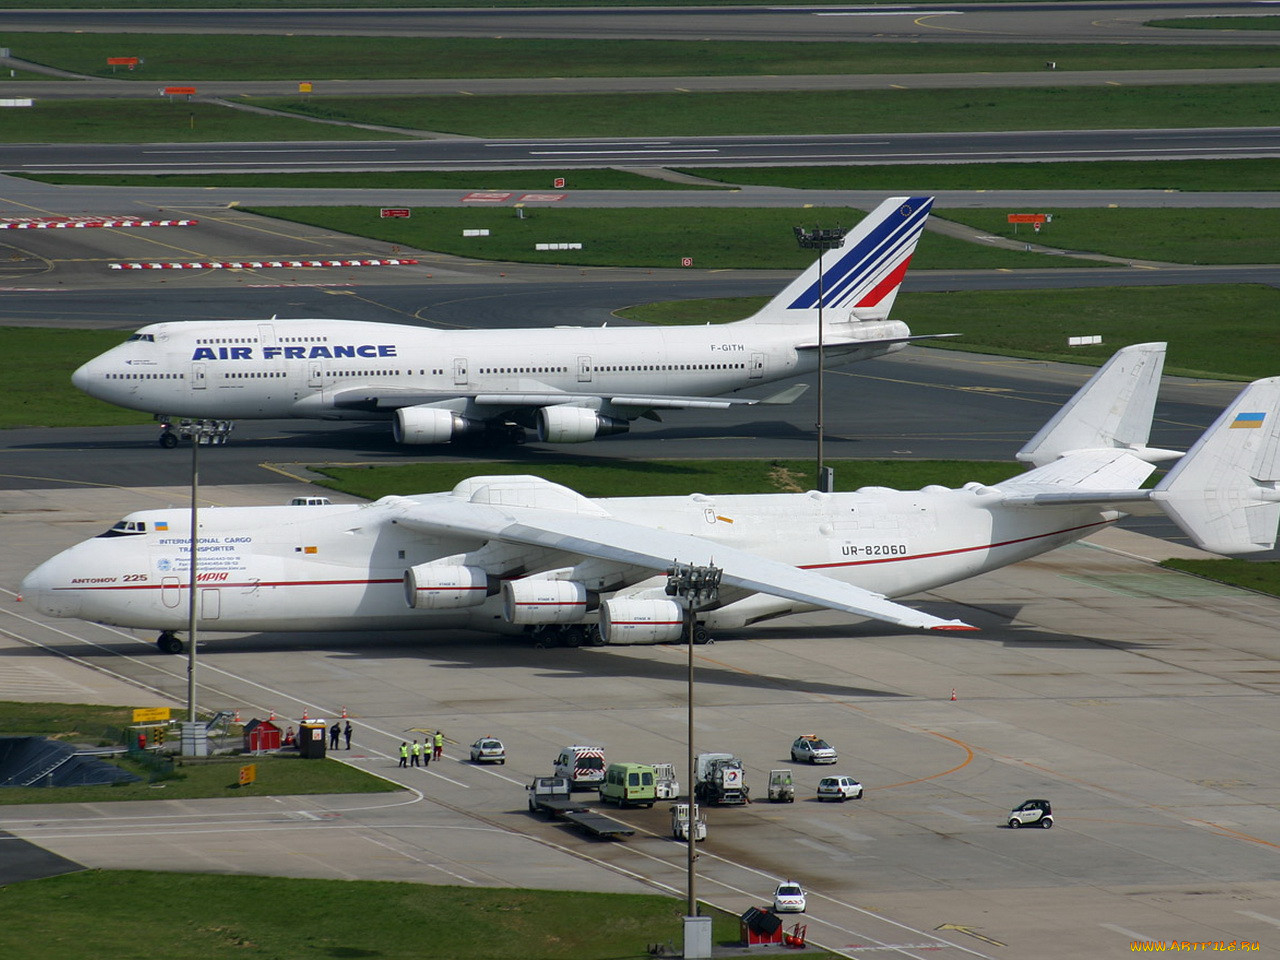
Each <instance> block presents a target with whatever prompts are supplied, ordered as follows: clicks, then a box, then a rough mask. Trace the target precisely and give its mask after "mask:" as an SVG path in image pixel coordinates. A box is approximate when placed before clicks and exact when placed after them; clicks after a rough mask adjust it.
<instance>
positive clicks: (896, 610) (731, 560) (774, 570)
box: [383, 497, 977, 630]
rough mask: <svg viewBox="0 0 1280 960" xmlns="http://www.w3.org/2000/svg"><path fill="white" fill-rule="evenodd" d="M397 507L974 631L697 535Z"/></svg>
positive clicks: (436, 522) (586, 519)
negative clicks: (702, 567)
mask: <svg viewBox="0 0 1280 960" xmlns="http://www.w3.org/2000/svg"><path fill="white" fill-rule="evenodd" d="M383 502H384V503H390V504H392V505H394V506H395V507H398V508H399V513H400V515H399V516H398V517H396V519H395V522H396V523H398V524H402V525H404V526H406V527H409V528H411V529H418V530H423V531H426V532H429V533H437V534H441V533H443V534H450V535H454V536H463V537H466V536H470V537H477V538H480V539H483V540H500V541H504V542H507V543H518V544H524V545H527V546H534V547H541V548H543V549H546V550H551V551H559V552H563V553H570V554H577V555H580V556H582V557H592V558H595V559H597V560H604V561H608V562H611V563H617V564H619V565H620V566H633V567H643V568H646V569H648V570H652V571H654V572H655V573H661V572H663V571H665V570H666V569H667V567H668V566H670V564H671V563H672V561H679V562H681V563H692V564H710V563H714V564H715V565H716V566H717V567H719V568H720V569H721V570H722V571H723V573H722V574H721V580H720V582H721V583H722V584H727V585H729V586H734V587H739V588H741V589H744V590H749V591H752V592H758V593H766V594H769V595H771V596H775V597H782V598H784V599H787V600H794V601H796V602H798V603H806V604H813V605H814V606H819V607H827V608H828V609H831V610H841V611H844V612H845V613H852V614H855V615H857V616H860V617H869V618H871V619H873V620H882V621H884V622H885V623H892V624H894V625H896V626H901V627H912V628H916V629H922V630H974V629H977V628H975V627H972V626H970V625H969V624H967V623H964V622H963V621H961V620H943V619H941V618H939V617H933V616H930V615H928V614H926V613H922V612H921V611H919V610H914V609H912V608H911V607H907V606H903V605H902V604H898V603H894V602H892V601H891V600H887V599H885V597H884V596H883V595H881V594H878V593H873V592H871V591H870V590H864V589H862V588H861V587H856V586H853V585H852V584H848V583H842V582H841V581H839V580H833V579H831V578H830V577H824V576H822V575H820V574H816V573H811V572H809V571H807V570H802V569H800V568H798V567H793V566H791V565H790V564H786V563H780V562H778V561H776V560H767V559H765V558H764V557H760V556H757V555H755V554H753V553H748V552H746V551H744V550H737V549H734V548H732V547H727V546H725V545H723V544H719V543H713V542H712V541H710V540H704V539H702V538H701V537H695V536H690V535H688V534H682V533H672V532H670V531H666V530H656V529H653V528H651V527H642V526H640V525H638V524H634V523H628V522H626V521H622V520H617V519H614V518H612V517H607V516H599V515H586V514H582V513H568V512H560V511H555V510H546V509H539V508H532V507H507V506H504V507H495V506H491V505H488V504H482V503H471V502H467V501H460V500H457V499H454V498H452V497H442V498H440V499H439V500H438V501H436V500H412V499H409V498H405V497H387V498H385V499H384V501H383Z"/></svg>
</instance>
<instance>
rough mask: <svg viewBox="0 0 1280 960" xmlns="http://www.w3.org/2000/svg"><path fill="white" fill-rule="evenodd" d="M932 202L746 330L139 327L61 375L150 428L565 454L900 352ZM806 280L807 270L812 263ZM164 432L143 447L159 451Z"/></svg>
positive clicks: (898, 214)
mask: <svg viewBox="0 0 1280 960" xmlns="http://www.w3.org/2000/svg"><path fill="white" fill-rule="evenodd" d="M932 204H933V198H932V197H892V198H890V199H888V200H885V201H884V203H882V204H880V206H878V207H877V208H876V209H875V210H873V211H872V212H871V213H870V214H868V215H867V216H866V217H864V218H863V220H862V221H861V222H860V223H859V224H858V225H857V227H855V228H854V229H853V230H851V231H849V233H848V234H846V236H845V237H844V240H843V244H842V246H840V247H839V248H838V249H836V250H833V251H832V252H830V253H828V254H826V255H825V256H823V257H820V258H819V260H817V261H815V262H814V264H813V265H812V266H811V267H810V268H809V269H808V270H806V271H805V272H804V273H802V274H801V275H800V276H799V277H797V278H796V279H795V280H793V281H792V282H791V283H790V284H789V285H788V286H787V287H786V289H784V290H783V291H782V292H781V293H780V294H778V296H776V297H775V298H774V299H773V300H772V301H770V302H769V303H768V304H766V305H765V307H764V308H763V309H761V310H760V311H759V312H758V313H756V314H755V315H753V316H751V317H748V318H747V319H745V320H740V321H738V322H737V323H729V324H721V325H714V326H713V325H707V326H701V327H651V326H633V327H628V326H605V327H599V328H582V327H556V328H554V329H502V330H430V329H426V328H423V327H411V326H405V325H402V324H386V323H368V322H363V321H356V320H280V319H277V318H272V319H270V320H261V321H258V320H221V321H195V320H190V321H172V322H166V323H154V324H150V325H149V326H145V327H143V328H142V329H140V330H139V331H137V333H135V334H134V335H133V336H132V337H130V338H129V340H128V341H126V342H125V343H122V344H121V345H120V346H118V347H114V348H112V349H111V350H108V351H107V352H106V353H104V354H102V355H101V356H98V357H95V358H94V359H93V360H90V361H89V362H88V363H86V364H85V365H84V366H82V367H80V368H79V369H78V370H76V371H75V373H74V374H73V375H72V378H71V379H72V382H73V383H74V384H75V385H76V386H77V387H79V388H80V389H81V390H83V391H84V392H85V393H88V394H89V395H91V396H94V397H97V398H98V399H100V400H106V401H107V402H109V403H114V404H117V405H119V406H122V407H129V408H130V409H133V410H144V411H146V412H148V413H152V414H155V415H156V418H157V419H159V420H162V421H165V422H166V423H167V422H168V421H171V420H173V419H176V418H196V419H210V420H227V421H230V420H236V419H254V420H271V419H284V418H305V419H319V420H390V421H391V427H392V431H393V434H394V436H395V439H396V441H397V442H398V443H410V444H433V443H446V442H448V441H450V440H454V439H458V438H460V437H477V436H489V437H497V438H509V439H513V440H523V439H524V436H525V433H524V431H525V428H526V427H534V428H536V429H537V432H538V439H539V440H541V441H543V442H546V443H581V442H584V441H587V440H592V439H595V438H596V437H600V436H605V435H607V434H615V433H625V432H627V430H629V429H630V425H631V421H632V420H635V419H636V418H638V417H642V416H647V417H649V418H651V419H657V418H658V414H657V413H656V411H660V410H676V409H684V408H701V409H724V408H726V407H729V406H732V405H735V404H754V403H791V402H792V401H794V400H795V399H796V398H797V397H799V396H800V394H801V393H803V392H804V390H805V389H806V388H805V386H804V385H802V384H801V385H795V386H792V387H791V388H789V389H786V390H783V391H781V392H779V393H777V394H774V395H773V396H770V397H766V398H763V399H760V400H752V399H745V398H727V397H724V396H723V395H724V394H729V393H733V392H734V391H738V390H743V389H745V388H747V387H755V386H759V385H761V384H765V383H769V382H771V381H774V380H780V379H783V378H785V377H792V376H796V375H797V374H804V373H808V372H810V371H812V370H815V369H816V368H817V364H818V346H819V344H818V315H819V300H821V306H822V319H823V330H822V340H823V343H822V347H823V353H824V355H825V357H826V360H827V362H828V363H833V364H844V363H851V362H853V361H855V360H866V359H869V358H871V357H879V356H883V355H885V354H887V353H892V352H893V351H895V350H901V349H902V348H903V347H904V346H906V345H907V343H908V342H910V341H911V340H912V339H923V338H913V337H912V336H911V331H910V330H909V329H908V328H907V326H906V324H904V323H899V322H894V321H890V320H889V319H888V318H889V311H890V309H891V308H892V306H893V301H894V298H895V297H896V296H897V293H898V288H899V286H900V285H901V283H902V278H903V276H904V274H905V273H906V271H907V265H908V264H909V263H910V260H911V255H912V253H913V252H914V251H915V248H916V242H917V241H918V240H919V239H920V233H921V231H922V230H923V229H924V224H925V221H926V220H927V219H928V217H929V208H930V207H931V206H932ZM820 263H821V264H822V265H823V268H822V269H821V271H820V270H819V264H820ZM177 443H178V439H177V436H176V435H175V434H174V433H173V432H172V431H171V430H170V429H168V427H166V428H165V429H164V431H163V432H162V433H161V434H160V444H161V446H165V447H173V446H176V445H177Z"/></svg>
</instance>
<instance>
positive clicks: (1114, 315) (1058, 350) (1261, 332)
mask: <svg viewBox="0 0 1280 960" xmlns="http://www.w3.org/2000/svg"><path fill="white" fill-rule="evenodd" d="M766 299H767V298H764V297H736V298H731V299H725V300H698V301H672V302H669V303H655V304H645V305H641V306H637V307H631V308H628V309H626V310H621V311H619V313H621V314H622V315H623V316H625V317H627V318H628V319H631V320H641V321H645V322H648V323H684V322H696V323H724V322H729V321H732V320H739V319H741V318H742V317H745V316H748V315H750V314H751V313H753V312H754V311H755V310H758V309H759V308H760V307H761V306H762V305H763V304H764V302H765V300H766ZM1278 311H1280V291H1278V290H1276V289H1275V288H1274V287H1268V286H1248V285H1229V284H1221V285H1214V284H1205V285H1203V286H1172V287H1097V288H1085V289H1081V290H1016V291H1015V290H1009V291H1000V292H990V291H982V290H971V291H957V292H954V293H903V294H901V295H900V296H899V297H898V301H897V303H896V304H895V305H894V316H895V317H898V318H900V319H902V320H904V321H906V322H907V323H908V324H910V326H911V329H912V332H914V333H960V334H963V336H962V337H961V338H959V339H956V340H939V341H937V342H936V343H934V344H932V345H931V348H932V349H945V350H967V351H973V352H977V353H994V354H999V355H1002V356H1016V357H1029V358H1032V359H1036V360H1057V361H1065V362H1067V363H1087V364H1094V365H1097V364H1101V363H1102V362H1103V361H1105V360H1106V359H1107V358H1108V357H1110V356H1111V354H1112V353H1114V352H1115V351H1116V350H1118V349H1119V348H1120V347H1123V346H1127V345H1128V344H1131V343H1146V342H1148V341H1153V340H1163V341H1166V342H1167V343H1168V344H1169V351H1168V361H1167V363H1166V365H1165V373H1166V374H1170V375H1174V376H1191V377H1216V378H1223V379H1240V380H1254V379H1259V378H1261V377H1271V376H1276V375H1278V374H1280V359H1277V358H1280V331H1277V329H1276V325H1275V317H1276V315H1277V312H1278ZM1207 330H1211V331H1212V335H1209V336H1206V331H1207ZM1095 334H1096V335H1101V336H1102V339H1103V342H1102V343H1101V344H1100V345H1098V346H1089V347H1070V348H1068V347H1067V337H1071V336H1093V335H1095Z"/></svg>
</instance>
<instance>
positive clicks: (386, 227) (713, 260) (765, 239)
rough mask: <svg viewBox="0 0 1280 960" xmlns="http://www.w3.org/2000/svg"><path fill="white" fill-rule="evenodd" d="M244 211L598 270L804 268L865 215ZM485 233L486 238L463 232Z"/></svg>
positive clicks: (422, 245) (935, 252) (1065, 263)
mask: <svg viewBox="0 0 1280 960" xmlns="http://www.w3.org/2000/svg"><path fill="white" fill-rule="evenodd" d="M241 209H242V210H247V211H249V212H250V213H257V214H260V215H262V216H267V217H275V218H278V219H281V220H294V221H298V222H300V223H308V224H312V225H313V226H319V227H324V228H326V229H330V230H336V231H338V232H341V233H349V234H354V235H356V236H359V237H368V238H370V239H373V240H381V241H384V242H386V243H391V244H398V245H400V246H402V247H408V248H412V249H415V250H433V251H436V252H439V253H449V254H453V255H455V256H460V257H475V258H477V259H482V260H504V261H510V262H519V263H554V264H565V265H575V266H597V267H679V266H680V265H681V261H682V260H683V258H685V257H690V258H692V260H693V266H694V267H695V268H699V269H708V270H718V269H733V268H759V269H778V270H783V269H792V270H797V271H799V270H803V269H805V268H806V267H808V266H809V264H811V263H813V261H814V258H815V254H814V252H813V251H812V250H804V249H801V247H800V246H799V244H797V243H796V239H795V233H794V228H795V227H797V226H804V227H811V226H813V225H814V224H821V225H823V226H834V225H840V226H845V227H851V226H853V225H854V224H856V223H858V222H859V221H860V220H861V219H862V218H863V217H864V216H866V214H865V213H864V212H863V211H861V210H852V209H850V208H848V207H826V208H821V207H815V208H808V209H788V208H786V207H748V208H717V207H676V208H648V209H609V208H591V209H589V208H573V207H537V208H530V207H526V208H523V214H524V215H523V217H519V216H517V213H518V212H520V211H517V210H513V209H511V208H510V207H434V208H430V209H423V210H415V211H414V215H413V216H412V217H409V218H408V219H383V218H381V217H380V216H379V212H378V208H377V207H262V206H250V205H245V206H242V207H241ZM471 229H487V230H489V235H488V236H486V237H464V236H462V231H463V230H471ZM538 243H581V244H582V249H581V250H544V251H539V250H536V249H535V245H536V244H538ZM912 262H913V263H914V264H915V265H916V268H917V269H926V270H927V269H956V270H978V269H1001V268H1008V269H1014V268H1018V267H1028V268H1030V267H1039V268H1045V267H1077V266H1098V264H1097V262H1088V261H1079V260H1072V259H1069V258H1066V257H1060V256H1049V255H1046V254H1038V253H1026V252H1023V251H1021V250H1002V249H998V248H992V247H984V246H979V245H978V244H975V243H967V242H965V241H963V240H956V239H953V238H951V237H946V236H942V235H940V234H936V233H930V232H927V231H926V232H925V234H924V236H923V237H922V238H921V240H920V245H919V247H918V249H917V251H916V255H915V259H914V260H913V261H912Z"/></svg>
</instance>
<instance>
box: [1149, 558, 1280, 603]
mask: <svg viewBox="0 0 1280 960" xmlns="http://www.w3.org/2000/svg"><path fill="white" fill-rule="evenodd" d="M1160 566H1162V567H1168V568H1169V569H1170V570H1179V571H1181V572H1183V573H1192V574H1195V575H1196V576H1197V577H1205V578H1206V579H1209V580H1217V581H1219V582H1221V583H1229V584H1231V585H1232V586H1235V587H1244V588H1246V589H1248V590H1257V591H1259V592H1260V593H1269V594H1272V595H1273V596H1280V561H1276V560H1237V559H1222V560H1165V561H1164V562H1163V563H1161V564H1160Z"/></svg>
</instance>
